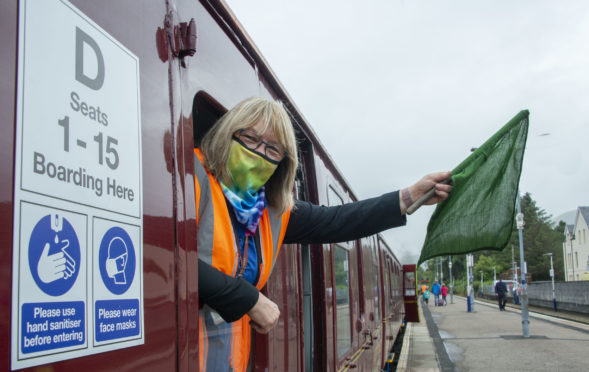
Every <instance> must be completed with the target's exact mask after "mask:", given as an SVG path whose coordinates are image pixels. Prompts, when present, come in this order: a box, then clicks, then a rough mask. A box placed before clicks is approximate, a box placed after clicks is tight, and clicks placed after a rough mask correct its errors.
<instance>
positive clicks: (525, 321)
mask: <svg viewBox="0 0 589 372" xmlns="http://www.w3.org/2000/svg"><path fill="white" fill-rule="evenodd" d="M516 202H517V216H516V218H515V220H516V223H517V230H518V233H519V234H518V235H519V260H520V262H521V270H522V274H521V281H522V292H521V306H522V334H523V337H524V338H528V337H530V314H529V313H528V285H527V284H526V271H527V269H526V265H525V260H524V236H523V229H524V225H525V223H524V214H523V213H522V208H521V202H520V198H519V190H518V191H517V199H516Z"/></svg>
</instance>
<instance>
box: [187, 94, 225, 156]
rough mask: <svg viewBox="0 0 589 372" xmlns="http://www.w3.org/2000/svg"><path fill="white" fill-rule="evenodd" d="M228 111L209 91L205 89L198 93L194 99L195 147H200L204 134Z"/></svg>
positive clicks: (193, 132)
mask: <svg viewBox="0 0 589 372" xmlns="http://www.w3.org/2000/svg"><path fill="white" fill-rule="evenodd" d="M226 112H227V109H226V108H225V107H223V105H221V104H220V103H219V102H217V100H215V99H214V98H213V97H211V96H210V95H209V94H208V93H206V92H203V91H200V92H198V93H196V95H195V96H194V100H193V101H192V126H193V130H192V134H193V136H194V147H200V141H202V138H203V137H204V135H205V134H206V133H207V132H208V131H209V129H211V128H212V127H213V125H214V124H215V123H216V122H217V120H218V119H219V118H220V117H221V116H223V114H225V113H226Z"/></svg>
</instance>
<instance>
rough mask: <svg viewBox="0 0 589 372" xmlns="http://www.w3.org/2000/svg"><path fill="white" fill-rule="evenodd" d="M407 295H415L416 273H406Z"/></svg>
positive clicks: (405, 286)
mask: <svg viewBox="0 0 589 372" xmlns="http://www.w3.org/2000/svg"><path fill="white" fill-rule="evenodd" d="M404 288H405V296H415V273H414V272H407V273H405V285H404Z"/></svg>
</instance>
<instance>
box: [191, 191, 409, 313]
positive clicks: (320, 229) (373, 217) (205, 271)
mask: <svg viewBox="0 0 589 372" xmlns="http://www.w3.org/2000/svg"><path fill="white" fill-rule="evenodd" d="M405 223H406V217H405V216H404V215H401V208H400V205H399V192H398V191H396V192H391V193H388V194H384V195H382V196H380V197H376V198H371V199H366V200H362V201H359V202H354V203H348V204H344V205H340V206H333V207H325V206H318V205H313V204H311V203H309V202H305V201H296V205H295V208H294V209H293V211H292V212H291V215H290V219H289V222H288V226H287V229H286V233H285V237H284V243H285V244H289V243H335V242H342V241H349V240H355V239H360V238H362V237H365V236H369V235H373V234H376V233H379V232H381V231H383V230H386V229H389V228H391V227H395V226H401V225H405ZM198 291H199V299H200V303H201V304H206V305H208V306H210V307H211V308H213V309H214V310H215V311H217V312H218V313H219V315H221V317H222V318H223V319H224V320H225V321H227V322H232V321H235V320H238V319H240V318H241V317H242V316H243V315H244V314H246V313H247V312H248V311H249V310H251V308H252V307H253V306H254V305H255V304H256V302H257V301H258V297H259V292H258V290H257V289H256V288H255V287H254V286H253V285H252V284H250V283H249V282H247V281H245V280H243V279H237V278H233V277H231V276H229V275H226V274H224V273H222V272H220V271H218V270H217V269H215V268H213V267H212V266H210V265H208V264H207V263H205V262H204V261H201V260H200V259H199V260H198Z"/></svg>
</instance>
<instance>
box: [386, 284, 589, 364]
mask: <svg viewBox="0 0 589 372" xmlns="http://www.w3.org/2000/svg"><path fill="white" fill-rule="evenodd" d="M419 312H420V322H419V323H407V328H406V331H405V338H404V342H403V348H402V351H401V354H400V356H399V362H398V364H397V371H416V372H426V371H456V372H463V371H589V353H588V351H589V316H587V315H584V314H575V313H565V312H556V313H555V312H554V311H552V310H551V309H542V308H530V337H529V338H523V337H522V323H521V313H520V310H519V307H518V306H514V305H512V304H508V305H507V311H499V309H498V306H497V304H496V303H495V302H492V301H479V300H477V301H475V306H474V311H473V312H470V313H469V312H467V307H466V299H465V298H464V297H458V296H454V304H450V296H448V305H447V306H438V307H436V306H434V305H433V304H432V303H431V301H430V304H429V306H422V304H420V310H419ZM554 315H556V316H558V317H556V316H554ZM563 318H569V319H563Z"/></svg>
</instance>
